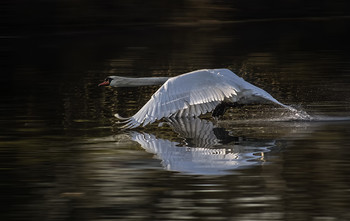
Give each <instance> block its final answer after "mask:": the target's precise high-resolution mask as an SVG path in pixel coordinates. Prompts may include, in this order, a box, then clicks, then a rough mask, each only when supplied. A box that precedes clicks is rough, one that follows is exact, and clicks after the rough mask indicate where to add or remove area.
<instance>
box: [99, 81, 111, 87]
mask: <svg viewBox="0 0 350 221" xmlns="http://www.w3.org/2000/svg"><path fill="white" fill-rule="evenodd" d="M108 85H109V81H104V82H102V83H101V84H99V85H98V86H108Z"/></svg>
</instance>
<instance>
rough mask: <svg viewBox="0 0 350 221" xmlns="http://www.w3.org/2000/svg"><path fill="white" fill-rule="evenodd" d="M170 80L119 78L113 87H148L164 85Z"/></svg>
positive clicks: (159, 78)
mask: <svg viewBox="0 0 350 221" xmlns="http://www.w3.org/2000/svg"><path fill="white" fill-rule="evenodd" d="M168 79H169V78H168V77H143V78H128V77H118V78H117V79H116V84H114V85H111V86H114V87H138V86H148V85H161V84H164V83H165V82H166V81H167V80H168Z"/></svg>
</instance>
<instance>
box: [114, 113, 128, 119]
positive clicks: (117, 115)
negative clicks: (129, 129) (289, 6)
mask: <svg viewBox="0 0 350 221" xmlns="http://www.w3.org/2000/svg"><path fill="white" fill-rule="evenodd" d="M114 117H116V118H118V119H119V120H129V119H130V118H128V117H122V116H120V115H119V114H118V113H116V114H114Z"/></svg>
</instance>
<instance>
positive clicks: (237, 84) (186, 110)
mask: <svg viewBox="0 0 350 221" xmlns="http://www.w3.org/2000/svg"><path fill="white" fill-rule="evenodd" d="M118 82H119V83H118ZM161 83H164V84H163V85H162V86H161V87H160V88H159V89H158V90H157V91H156V92H155V93H154V94H153V95H152V97H151V99H150V100H149V101H148V102H147V103H146V104H145V105H144V106H143V107H142V108H141V109H140V110H139V111H138V112H137V113H136V114H135V115H134V116H132V117H130V118H125V120H126V121H125V123H126V125H125V127H126V128H135V127H138V126H140V125H142V126H145V125H147V124H150V123H153V122H154V121H156V120H159V119H161V118H163V117H165V118H171V117H180V118H181V117H197V116H199V115H201V114H205V113H207V112H211V111H214V112H215V111H217V110H218V108H219V107H220V105H222V104H249V103H266V102H273V103H275V104H278V105H280V106H282V107H286V108H289V109H291V108H290V107H289V106H286V105H284V104H282V103H280V102H279V101H277V100H276V99H275V98H273V97H272V96H271V95H270V94H269V93H267V92H266V91H264V90H263V89H261V88H258V87H256V86H254V85H252V84H250V83H248V82H246V81H245V80H243V79H242V78H240V77H238V76H237V75H236V74H234V73H233V72H232V71H230V70H228V69H208V70H207V69H205V70H197V71H193V72H189V73H185V74H182V75H179V76H176V77H171V78H164V77H163V78H122V77H117V76H110V77H108V78H106V81H105V82H103V83H101V84H100V85H110V86H114V87H125V86H140V85H156V84H161ZM219 104H220V105H219ZM217 107H218V108H217ZM216 108H217V109H216ZM223 112H224V110H223V111H222V110H221V111H219V113H222V114H223ZM116 116H117V117H118V116H119V115H116Z"/></svg>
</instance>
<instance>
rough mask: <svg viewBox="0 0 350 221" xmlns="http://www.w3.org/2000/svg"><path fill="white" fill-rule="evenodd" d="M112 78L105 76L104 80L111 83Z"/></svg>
mask: <svg viewBox="0 0 350 221" xmlns="http://www.w3.org/2000/svg"><path fill="white" fill-rule="evenodd" d="M112 80H113V79H112V78H106V79H105V81H106V82H109V83H111V81H112Z"/></svg>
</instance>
